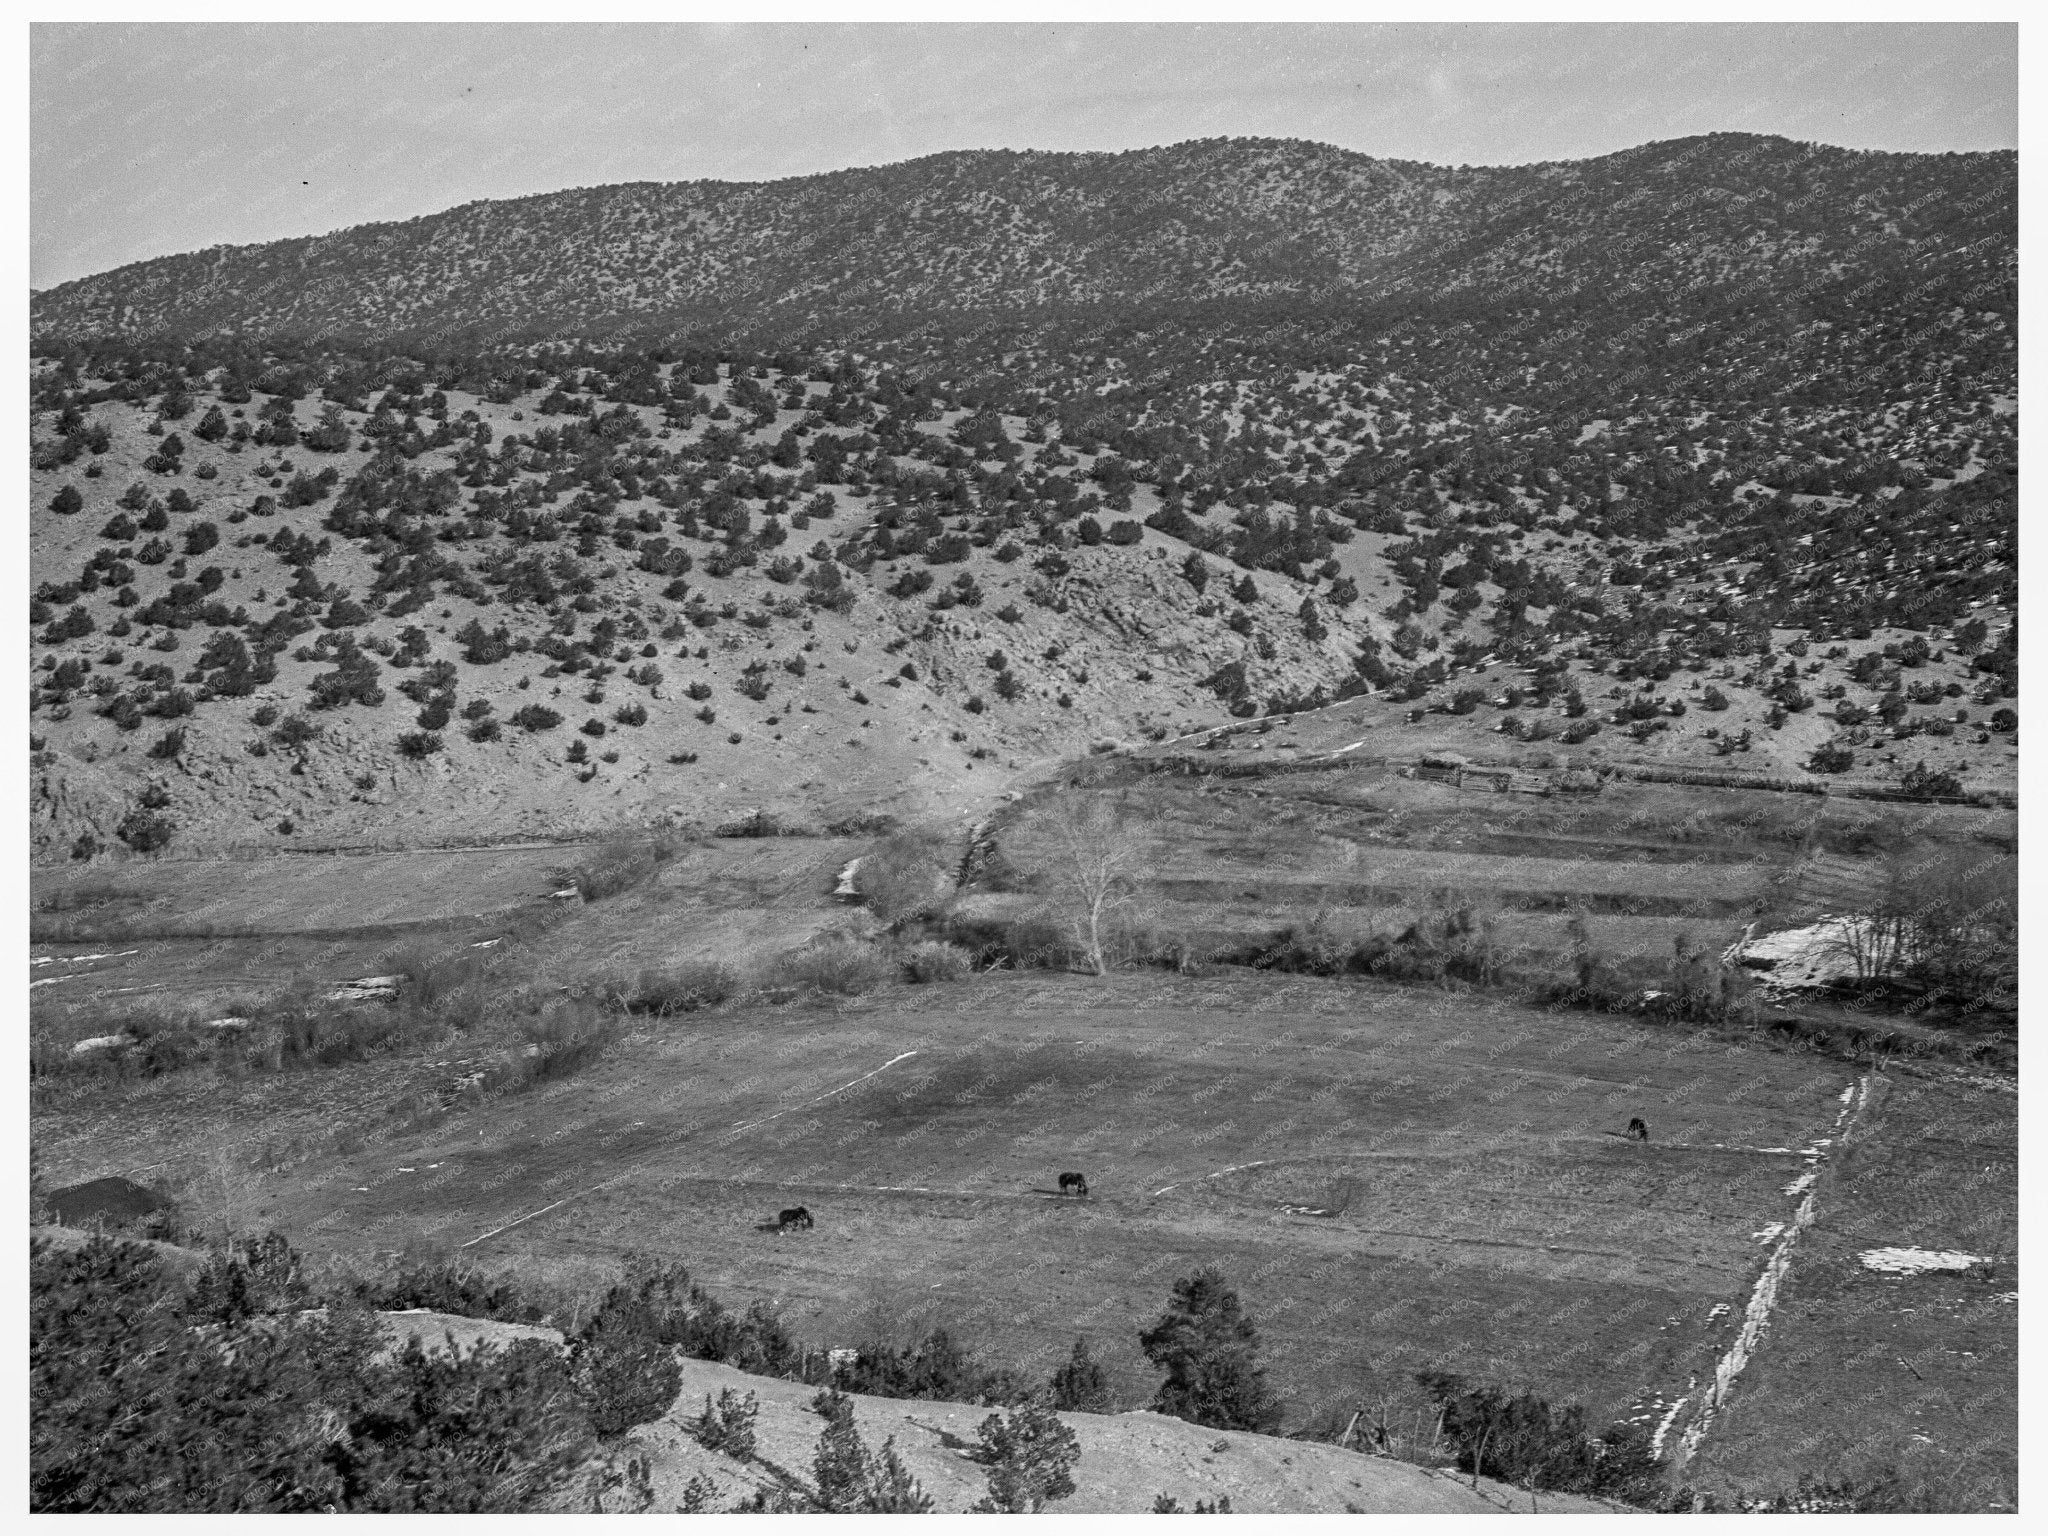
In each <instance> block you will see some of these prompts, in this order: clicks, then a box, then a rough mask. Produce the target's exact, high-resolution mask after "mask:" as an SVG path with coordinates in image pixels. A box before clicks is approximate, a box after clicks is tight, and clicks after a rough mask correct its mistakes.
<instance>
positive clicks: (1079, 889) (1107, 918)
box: [1041, 794, 1141, 976]
mask: <svg viewBox="0 0 2048 1536" xmlns="http://www.w3.org/2000/svg"><path fill="white" fill-rule="evenodd" d="M1041 825H1042V826H1043V829H1044V832H1045V834H1046V837H1047V839H1048V844H1049V847H1048V850H1047V855H1046V868H1045V870H1044V874H1045V877H1046V881H1047V885H1048V887H1049V891H1048V894H1049V895H1050V897H1051V899H1052V901H1053V903H1054V905H1055V906H1056V908H1057V909H1058V910H1059V912H1060V913H1061V915H1062V916H1063V918H1064V919H1065V922H1066V925H1067V928H1068V930H1069V931H1070V932H1071V933H1072V934H1073V937H1074V942H1075V944H1076V946H1078V947H1079V949H1080V950H1081V954H1082V958H1083V959H1084V960H1085V961H1086V963H1087V966H1088V969H1089V970H1090V971H1092V972H1093V973H1094V974H1095V975H1097V976H1101V975H1105V974H1107V972H1108V970H1109V964H1108V961H1107V960H1106V959H1105V958H1104V955H1103V941H1104V936H1105V932H1106V931H1107V929H1108V927H1109V924H1110V923H1111V921H1112V919H1113V918H1114V917H1115V915H1116V914H1117V913H1118V912H1119V911H1121V910H1122V909H1124V908H1126V907H1128V906H1129V905H1130V901H1131V896H1132V893H1133V891H1134V889H1135V887H1134V885H1133V883H1132V874H1133V872H1134V871H1135V870H1136V869H1137V868H1138V867H1139V859H1140V856H1141V850H1140V846H1139V842H1138V837H1137V834H1136V832H1135V831H1134V830H1133V828H1132V827H1131V825H1130V819H1129V814H1128V811H1127V808H1126V807H1125V806H1124V805H1123V804H1122V803H1121V802H1112V801H1108V800H1104V799H1101V798H1099V797H1096V796H1092V795H1085V794H1083V795H1076V796H1073V797H1071V798H1068V799H1063V800H1061V801H1059V802H1058V803H1057V804H1056V805H1055V806H1054V808H1053V810H1052V811H1051V812H1050V813H1049V814H1048V815H1047V816H1046V817H1045V819H1044V821H1043V822H1042V823H1041Z"/></svg>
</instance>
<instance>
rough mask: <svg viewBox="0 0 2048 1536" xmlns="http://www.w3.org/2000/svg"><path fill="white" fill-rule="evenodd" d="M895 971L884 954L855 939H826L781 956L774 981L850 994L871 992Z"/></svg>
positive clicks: (827, 991)
mask: <svg viewBox="0 0 2048 1536" xmlns="http://www.w3.org/2000/svg"><path fill="white" fill-rule="evenodd" d="M895 971H896V967H895V966H894V965H892V964H891V963H890V962H889V959H888V957H887V956H886V955H885V954H883V953H882V951H881V950H879V949H877V948H876V947H875V946H874V945H872V944H867V943H863V942H862V941H861V940H859V939H848V938H839V937H833V938H827V939H823V940H820V941H818V942H817V943H814V944H809V945H806V946H805V947H804V948H802V949H797V950H792V951H790V952H789V953H788V954H785V955H783V956H781V957H780V958H779V959H778V960H777V961H776V963H775V966H774V977H775V980H776V981H778V982H779V983H781V984H782V985H784V986H791V987H796V988H798V989H800V990H802V991H805V992H825V993H833V994H837V995H839V996H845V997H854V996H858V995H859V994H860V993H863V992H872V991H874V989H875V988H877V987H879V986H881V985H882V984H883V983H884V982H886V981H888V980H889V979H890V978H891V977H892V976H893V975H894V974H895Z"/></svg>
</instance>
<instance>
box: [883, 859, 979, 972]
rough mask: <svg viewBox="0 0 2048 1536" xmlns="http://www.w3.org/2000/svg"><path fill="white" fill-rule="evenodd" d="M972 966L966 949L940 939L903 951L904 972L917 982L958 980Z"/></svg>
mask: <svg viewBox="0 0 2048 1536" xmlns="http://www.w3.org/2000/svg"><path fill="white" fill-rule="evenodd" d="M863 867H865V866H863ZM972 968H973V957H972V956H970V955H969V954H968V953H967V951H966V950H964V949H961V948H959V947H958V946H957V945H953V944H947V943H944V942H942V941H939V940H927V941H926V942H924V943H922V944H913V945H911V946H910V948H908V949H907V950H905V951H904V952H903V973H904V975H905V976H907V977H908V978H909V979H910V980H912V981H916V982H929V981H958V980H959V979H960V978H961V977H963V976H965V975H966V974H967V973H968V971H969V970H970V969H972Z"/></svg>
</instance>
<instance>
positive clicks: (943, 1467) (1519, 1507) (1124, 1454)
mask: <svg viewBox="0 0 2048 1536" xmlns="http://www.w3.org/2000/svg"><path fill="white" fill-rule="evenodd" d="M727 1387H730V1388H732V1389H734V1390H735V1391H738V1392H742V1393H745V1392H752V1393H754V1394H755V1395H756V1396H757V1397H758V1398H759V1399H760V1416H759V1418H758V1419H757V1420H756V1422H755V1434H756V1440H757V1444H758V1447H759V1455H760V1457H761V1458H762V1459H764V1460H766V1461H770V1462H773V1463H775V1464H776V1465H777V1466H779V1467H781V1468H783V1469H785V1470H787V1471H788V1472H790V1473H792V1474H794V1475H795V1476H796V1477H798V1478H799V1479H803V1480H806V1481H808V1479H809V1477H810V1468H811V1456H812V1451H813V1448H814V1447H815V1445H816V1443H817V1438H818V1429H819V1427H820V1426H821V1425H822V1423H823V1422H824V1421H823V1420H822V1419H820V1418H819V1417H818V1416H817V1415H816V1414H815V1413H813V1412H812V1411H811V1408H810V1401H811V1398H812V1397H813V1396H814V1395H815V1394H816V1389H815V1388H813V1387H807V1386H804V1385H803V1384H802V1383H800V1382H793V1381H780V1380H776V1379H772V1378H769V1377H762V1376H749V1375H747V1374H746V1373H745V1372H743V1371H736V1370H734V1369H732V1368H731V1367H730V1366H724V1365H714V1364H711V1363H709V1362H707V1361H702V1360H688V1361H685V1362H684V1364H683V1391H682V1395H681V1396H680V1397H679V1398H678V1399H677V1402H676V1406H675V1408H674V1409H672V1410H671V1411H670V1412H669V1414H668V1415H667V1416H666V1417H664V1418H662V1419H660V1420H659V1421H657V1422H656V1423H654V1424H650V1425H647V1426H644V1427H643V1428H641V1429H639V1430H636V1431H635V1432H634V1434H633V1436H632V1440H633V1442H634V1445H635V1448H636V1450H638V1451H639V1452H640V1453H642V1454H646V1455H647V1456H648V1457H649V1459H650V1461H651V1462H652V1466H651V1469H650V1470H651V1473H652V1480H653V1484H654V1491H655V1498H654V1508H655V1509H657V1510H668V1509H673V1508H674V1507H675V1505H676V1502H677V1500H678V1499H680V1497H681V1496H682V1491H683V1487H684V1485H685V1484H686V1483H688V1482H689V1480H690V1479H691V1477H693V1476H703V1477H706V1478H709V1479H710V1480H711V1481H712V1482H714V1483H716V1484H717V1485H718V1494H717V1496H716V1498H714V1499H713V1501H712V1504H713V1507H723V1506H726V1505H729V1504H730V1503H732V1502H733V1501H735V1500H737V1499H739V1498H743V1497H745V1496H746V1495H747V1494H749V1493H751V1492H752V1491H753V1490H754V1489H755V1488H758V1487H766V1486H770V1485H771V1484H772V1482H773V1479H772V1477H771V1476H770V1475H769V1474H767V1473H766V1472H764V1471H763V1470H762V1469H761V1468H760V1467H759V1466H756V1465H746V1464H742V1463H739V1462H736V1461H734V1460H732V1459H731V1458H730V1457H727V1456H724V1455H722V1454H720V1453H718V1452H715V1451H708V1450H706V1449H704V1448H703V1447H702V1446H700V1445H699V1444H697V1442H696V1441H695V1440H694V1439H692V1438H691V1437H690V1435H689V1432H688V1428H687V1426H688V1424H689V1423H690V1422H692V1421H693V1420H694V1418H695V1417H696V1415H697V1414H699V1413H701V1412H702V1411H703V1406H704V1398H705V1396H706V1394H710V1395H711V1396H713V1397H715V1396H716V1395H717V1394H718V1392H719V1391H720V1390H722V1389H724V1388H727ZM853 1403H854V1421H855V1422H856V1423H857V1424H858V1425H859V1426H860V1431H861V1438H862V1439H863V1440H865V1441H866V1442H867V1444H868V1446H869V1447H870V1449H879V1448H880V1446H881V1444H882V1442H883V1441H884V1440H886V1439H888V1438H890V1437H891V1436H893V1437H894V1438H895V1441H896V1451H897V1454H898V1455H899V1456H901V1457H902V1458H903V1462H904V1464H905V1465H906V1466H907V1467H909V1469H910V1470H911V1472H912V1473H914V1474H915V1475H916V1477H917V1478H918V1480H919V1481H920V1482H921V1483H922V1484H923V1485H924V1489H925V1491H926V1492H927V1493H929V1494H930V1495H931V1496H932V1498H933V1499H934V1500H935V1501H936V1504H937V1508H938V1509H939V1510H940V1511H942V1512H955V1511H962V1510H966V1509H967V1508H969V1507H970V1506H971V1505H973V1504H974V1502H975V1501H976V1500H977V1499H979V1498H981V1497H982V1495H983V1494H984V1493H986V1492H987V1481H986V1478H985V1476H984V1474H983V1471H982V1469H981V1467H980V1466H979V1465H977V1464H976V1463H975V1462H973V1461H972V1460H970V1459H969V1456H968V1452H969V1451H970V1450H971V1448H972V1447H973V1446H974V1444H975V1428H976V1426H977V1425H979V1424H980V1423H981V1421H982V1420H983V1419H985V1418H987V1417H988V1415H989V1414H990V1413H991V1412H993V1411H994V1410H992V1409H989V1408H981V1407H974V1406H971V1405H969V1404H966V1403H931V1402H915V1401H907V1400H903V1399H899V1398H886V1397H866V1396H862V1395H859V1394H854V1395H853ZM1060 1417H1061V1418H1062V1419H1063V1420H1065V1422H1066V1423H1067V1425H1068V1426H1069V1427H1070V1428H1071V1429H1072V1430H1073V1431H1074V1433H1075V1435H1076V1437H1077V1438H1078V1439H1079V1440H1080V1443H1081V1461H1080V1465H1079V1466H1078V1467H1077V1468H1076V1469H1075V1471H1074V1482H1075V1490H1074V1492H1073V1494H1072V1495H1071V1496H1070V1497H1068V1498H1066V1499H1063V1500H1061V1501H1060V1502H1059V1503H1058V1504H1057V1505H1056V1506H1055V1508H1056V1510H1057V1511H1058V1512H1059V1513H1062V1514H1111V1513H1118V1514H1123V1513H1133V1514H1135V1513H1143V1512H1147V1511H1149V1510H1150V1509H1151V1508H1152V1501H1153V1500H1154V1499H1155V1498H1156V1497H1158V1495H1160V1494H1161V1493H1165V1494H1169V1495H1171V1496H1172V1497H1174V1498H1175V1499H1178V1500H1179V1501H1180V1503H1181V1505H1182V1507H1183V1508H1190V1509H1191V1508H1193V1506H1194V1503H1195V1501H1196V1500H1197V1499H1216V1498H1218V1497H1220V1496H1224V1495H1228V1496H1229V1499H1230V1502H1231V1507H1232V1510H1233V1511H1234V1512H1237V1513H1242V1514H1253V1513H1280V1512H1287V1513H1297V1514H1299V1513H1341V1512H1344V1511H1354V1512H1358V1513H1374V1514H1379V1513H1386V1514H1394V1513H1399V1514H1493V1513H1501V1512H1507V1511H1526V1510H1527V1509H1528V1508H1529V1495H1528V1494H1527V1493H1526V1492H1522V1491H1519V1490H1516V1489H1511V1488H1507V1487H1504V1486H1503V1485H1501V1484H1498V1483H1495V1482H1493V1481H1492V1480H1491V1479H1484V1478H1483V1479H1481V1480H1480V1483H1479V1486H1478V1488H1477V1489H1476V1490H1475V1489H1474V1488H1473V1486H1472V1480H1471V1479H1470V1478H1468V1477H1459V1478H1453V1477H1450V1476H1447V1475H1445V1474H1443V1473H1439V1472H1433V1471H1431V1470H1429V1469H1427V1468H1424V1467H1417V1466H1412V1465H1410V1464H1409V1463H1407V1462H1402V1461H1393V1460H1389V1459H1387V1458H1384V1457H1377V1456H1367V1455H1362V1454H1360V1453H1359V1452H1356V1451H1350V1450H1342V1449H1339V1448H1338V1447H1336V1446H1333V1445H1322V1444H1316V1443H1312V1442H1308V1441H1300V1440H1282V1439H1278V1438H1275V1437H1273V1436H1270V1435H1251V1434H1240V1433H1236V1432H1230V1433H1224V1432H1219V1431H1217V1430H1213V1429H1203V1428H1201V1427H1200V1426H1199V1425H1194V1424H1189V1423H1185V1422H1183V1421H1182V1420H1180V1419H1171V1418H1166V1417H1164V1416H1162V1415H1160V1414H1156V1413H1145V1412H1138V1413H1119V1414H1096V1413H1064V1414H1061V1415H1060ZM1537 1503H1538V1505H1539V1507H1540V1509H1541V1510H1542V1511H1543V1512H1545V1513H1551V1512H1555V1511H1563V1510H1570V1511H1575V1512H1580V1513H1588V1512H1591V1513H1600V1512H1605V1510H1606V1506H1604V1505H1601V1504H1598V1503H1595V1502H1594V1501H1592V1500H1589V1499H1581V1498H1570V1497H1565V1496H1562V1495H1558V1496H1553V1495H1549V1494H1539V1495H1538V1496H1537Z"/></svg>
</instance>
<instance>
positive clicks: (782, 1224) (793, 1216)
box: [775, 1205, 816, 1232]
mask: <svg viewBox="0 0 2048 1536" xmlns="http://www.w3.org/2000/svg"><path fill="white" fill-rule="evenodd" d="M815 1225H816V1223H815V1222H813V1221H812V1220H811V1213H810V1212H809V1211H807V1210H805V1209H804V1208H803V1207H802V1206H800V1205H797V1206H791V1207H790V1208H789V1209H788V1210H786V1211H784V1212H782V1213H781V1214H780V1215H779V1216H777V1217H776V1218H775V1230H776V1231H777V1232H787V1231H788V1230H789V1229H790V1228H791V1227H803V1228H805V1229H806V1230H808V1229H809V1228H810V1227H812V1226H815Z"/></svg>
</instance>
